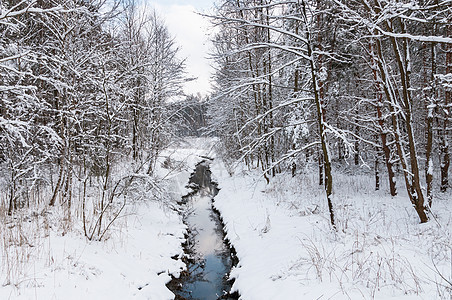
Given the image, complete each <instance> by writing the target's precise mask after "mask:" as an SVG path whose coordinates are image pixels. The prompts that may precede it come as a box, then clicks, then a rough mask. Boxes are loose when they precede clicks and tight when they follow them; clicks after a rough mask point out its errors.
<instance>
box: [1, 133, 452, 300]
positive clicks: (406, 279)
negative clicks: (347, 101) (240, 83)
mask: <svg viewBox="0 0 452 300" xmlns="http://www.w3.org/2000/svg"><path fill="white" fill-rule="evenodd" d="M212 146H213V141H212V140H205V139H191V140H187V141H186V142H179V143H176V144H174V145H173V146H172V147H170V148H169V149H167V150H165V151H164V152H163V153H162V163H161V164H160V163H159V164H158V166H157V167H158V168H157V172H158V174H159V176H160V177H162V178H164V180H162V181H161V182H160V183H161V184H162V186H164V189H163V190H164V191H165V192H166V193H170V194H171V196H172V197H171V199H173V200H171V201H173V202H175V201H177V200H179V199H180V197H181V196H182V195H184V194H185V193H186V192H187V189H186V188H185V185H186V184H187V183H188V178H189V175H190V173H191V172H192V171H193V169H194V166H195V164H196V163H197V162H199V161H201V160H202V159H203V156H209V157H214V156H215V154H214V153H213V152H212ZM228 171H229V172H228ZM230 172H231V168H230V167H225V165H224V164H223V163H222V162H221V161H220V159H215V161H214V163H213V164H212V173H213V176H214V177H215V178H216V180H217V182H218V183H219V187H220V188H221V190H220V193H219V194H218V195H217V197H216V198H215V203H214V205H215V206H216V208H217V209H218V210H219V211H220V212H221V215H222V218H223V221H224V223H225V226H226V227H225V230H226V231H227V237H228V239H229V240H230V242H231V243H232V245H233V246H234V248H235V249H236V251H237V256H238V258H239V264H238V266H237V267H235V268H234V269H233V270H232V273H231V277H233V278H235V283H234V285H233V289H235V290H238V291H239V292H240V294H241V299H245V300H253V299H258V300H265V299H272V300H274V299H449V300H450V295H451V286H450V282H451V281H452V280H451V278H452V274H451V272H452V265H451V259H452V245H451V238H450V237H451V231H452V225H451V224H452V214H451V210H452V207H451V206H450V199H451V198H452V197H451V194H450V193H448V194H445V195H442V194H439V193H438V195H436V197H435V200H434V207H433V211H434V214H435V219H433V220H431V221H430V222H428V223H427V224H419V223H418V219H417V216H416V214H415V212H414V209H413V208H412V207H411V205H410V204H409V200H408V199H407V197H406V195H405V193H404V192H403V187H402V186H401V185H400V184H399V193H400V195H399V196H397V197H394V198H391V197H390V196H388V194H387V193H386V192H385V187H384V186H383V187H382V190H381V191H378V192H375V191H374V190H373V182H372V179H371V178H370V177H369V176H368V175H347V176H345V175H339V174H336V176H335V182H334V186H335V195H336V196H335V199H334V205H335V209H336V220H337V227H338V232H337V233H335V232H334V231H333V230H331V227H330V225H329V216H328V213H327V207H326V200H325V196H324V191H323V190H322V188H321V187H319V186H318V184H317V179H316V178H317V175H316V174H315V172H309V171H306V172H305V173H303V174H299V175H297V176H296V177H295V178H292V177H290V176H289V175H279V176H277V177H276V178H273V179H272V181H271V183H270V184H269V185H266V183H265V180H264V179H263V178H262V177H261V176H260V174H259V173H255V172H252V171H245V170H244V171H236V172H235V174H234V175H233V176H232V177H231V176H230V175H229V174H230ZM339 195H340V196H339ZM167 201H168V200H167ZM171 201H170V203H168V202H165V201H155V200H154V201H152V200H150V199H144V200H142V201H139V202H135V203H134V204H133V205H129V206H127V211H126V212H125V213H124V214H123V215H122V217H121V218H120V219H119V220H117V221H116V222H115V223H114V226H113V227H112V229H111V230H110V232H109V238H108V239H107V240H106V241H103V242H94V241H93V242H88V241H87V240H86V239H85V238H84V237H83V234H82V231H81V227H80V224H79V223H77V222H75V223H74V224H72V227H73V228H74V230H73V231H68V230H65V226H66V225H65V222H64V221H65V220H61V219H58V217H57V216H59V215H64V214H60V213H59V212H58V210H57V208H55V210H54V211H51V213H50V214H48V215H45V216H43V215H41V214H28V215H23V216H20V215H18V216H17V217H18V218H19V219H20V218H22V221H21V222H10V223H5V224H0V229H1V230H2V231H0V233H2V234H1V237H2V239H1V243H2V244H1V261H0V268H1V273H0V281H1V284H2V285H1V286H0V299H46V300H47V299H99V300H102V299H109V300H114V299H158V300H160V299H162V300H163V299H173V298H174V295H173V293H172V292H171V291H169V290H168V289H167V288H166V286H165V284H166V283H167V282H168V281H169V280H170V274H172V275H175V276H177V275H178V273H179V272H180V271H181V270H182V269H183V268H184V265H183V263H182V262H181V261H180V260H175V259H172V258H171V257H172V256H174V257H176V256H178V257H180V256H182V255H183V250H182V247H181V242H182V241H183V238H184V237H183V235H184V232H185V230H186V227H185V225H184V224H183V223H182V220H181V217H180V215H179V214H178V213H176V212H175V211H174V210H172V209H171V207H174V203H171ZM74 219H75V218H74ZM16 221H17V220H16ZM13 226H14V228H9V230H6V228H7V227H13ZM11 229H12V230H11ZM6 232H8V234H5V233H6ZM5 245H8V247H5ZM6 249H8V250H6ZM447 281H449V283H448V282H447Z"/></svg>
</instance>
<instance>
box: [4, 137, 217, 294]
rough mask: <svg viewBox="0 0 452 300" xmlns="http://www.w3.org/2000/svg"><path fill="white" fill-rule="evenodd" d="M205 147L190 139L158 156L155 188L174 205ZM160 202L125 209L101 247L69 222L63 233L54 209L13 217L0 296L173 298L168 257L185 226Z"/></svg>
mask: <svg viewBox="0 0 452 300" xmlns="http://www.w3.org/2000/svg"><path fill="white" fill-rule="evenodd" d="M206 143H207V144H206ZM210 148H211V147H210V146H209V144H208V142H206V141H204V140H196V139H193V140H188V141H187V142H184V143H183V144H181V143H179V144H177V145H174V147H171V148H169V149H167V150H166V151H165V152H164V153H162V165H165V163H163V161H165V160H166V161H167V162H166V163H167V165H166V168H164V167H162V166H161V165H160V164H159V166H158V174H159V176H160V177H163V178H164V180H162V181H161V182H160V183H161V184H162V185H164V186H165V189H166V190H165V192H167V193H171V195H172V197H171V199H173V201H174V203H175V201H177V200H180V198H181V196H182V195H184V194H185V193H186V189H185V185H186V184H187V183H188V178H189V175H190V173H191V172H192V171H193V169H194V166H195V164H196V163H197V162H199V161H200V160H202V158H200V157H199V156H200V155H209V149H210ZM206 149H207V150H206ZM168 164H169V165H168ZM168 167H169V168H168ZM172 167H174V168H172ZM167 201H168V200H167ZM167 201H166V202H163V201H160V200H159V199H144V200H141V201H138V202H135V203H133V204H130V205H127V206H126V211H125V212H124V213H123V214H122V216H121V217H120V218H119V219H118V220H117V221H116V222H115V223H114V224H113V226H112V228H111V229H110V230H109V238H108V239H107V240H106V241H102V242H96V241H91V242H90V241H87V240H86V238H85V237H84V236H83V231H82V225H81V222H80V221H77V220H76V218H74V220H73V221H72V222H73V224H71V225H70V227H72V228H73V231H70V230H66V229H67V228H65V226H66V227H69V225H67V224H65V220H63V219H59V217H58V216H61V215H64V213H62V212H60V211H59V210H58V207H56V208H55V209H54V210H52V211H50V213H48V214H45V215H41V214H37V213H32V214H30V213H29V212H24V213H23V215H20V214H18V215H17V216H16V217H17V218H19V220H14V221H12V222H10V223H9V224H2V226H1V227H0V230H1V231H0V233H1V237H2V241H1V243H2V245H1V257H0V270H1V272H0V283H1V285H0V299H18V300H19V299H45V300H50V299H65V300H68V299H74V300H79V299H96V300H101V299H109V300H114V299H121V300H123V299H156V300H164V299H173V298H174V294H173V293H172V292H171V291H170V290H168V289H167V287H166V286H165V284H166V283H167V282H169V280H170V279H171V277H170V275H174V276H178V275H179V273H180V271H181V270H182V269H184V268H185V265H184V264H183V263H182V261H181V260H180V259H178V260H176V259H173V258H171V257H173V256H174V257H181V256H182V255H183V249H182V246H181V243H182V242H183V240H184V233H185V231H186V226H185V225H184V224H183V223H182V220H181V217H180V215H179V214H178V213H177V212H175V211H174V210H172V209H171V208H170V207H174V203H167ZM170 202H171V200H170ZM168 204H169V205H168ZM8 226H9V227H10V228H7V227H8ZM6 245H7V246H8V247H6Z"/></svg>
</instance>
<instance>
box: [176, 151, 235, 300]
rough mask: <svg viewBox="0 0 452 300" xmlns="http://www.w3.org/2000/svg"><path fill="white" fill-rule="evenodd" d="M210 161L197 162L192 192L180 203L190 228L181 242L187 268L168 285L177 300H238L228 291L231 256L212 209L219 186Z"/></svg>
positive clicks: (216, 215) (216, 214)
mask: <svg viewBox="0 0 452 300" xmlns="http://www.w3.org/2000/svg"><path fill="white" fill-rule="evenodd" d="M209 163H210V159H207V158H206V160H203V161H201V162H200V163H198V164H197V165H196V169H195V171H194V172H193V173H192V175H191V177H190V181H189V187H190V189H191V192H190V193H189V194H188V195H186V196H184V197H183V198H182V202H181V204H182V205H186V206H187V208H188V214H187V215H186V217H185V220H184V221H185V223H186V224H187V225H188V227H189V232H188V237H187V241H186V243H185V244H184V249H185V253H186V255H187V257H188V258H187V259H186V263H187V267H188V270H187V272H184V273H183V274H182V275H181V277H180V278H177V279H173V280H172V281H171V282H170V283H169V285H168V287H169V288H170V289H171V290H172V291H173V292H174V293H175V294H176V300H183V299H200V300H217V299H228V300H233V299H238V295H236V294H230V293H229V292H230V290H231V282H229V281H228V274H229V272H230V270H231V268H232V266H233V257H234V255H233V253H232V252H233V251H231V248H230V247H229V246H228V245H227V243H226V242H225V241H224V231H223V224H222V222H221V219H220V216H219V213H218V212H217V211H215V210H214V209H213V208H212V201H213V198H214V197H215V196H216V195H217V194H218V187H217V184H216V183H215V182H213V181H212V177H211V171H210V167H209Z"/></svg>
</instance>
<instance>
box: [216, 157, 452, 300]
mask: <svg viewBox="0 0 452 300" xmlns="http://www.w3.org/2000/svg"><path fill="white" fill-rule="evenodd" d="M212 172H213V176H216V180H217V181H218V182H219V187H220V189H221V190H220V193H219V194H218V195H217V197H216V198H215V203H214V205H215V207H216V208H217V209H218V210H219V211H220V213H221V215H222V218H223V221H224V223H225V227H226V231H227V238H228V239H229V240H230V242H231V243H232V245H233V246H234V247H235V249H236V251H237V256H238V259H239V264H238V266H237V267H236V268H234V269H233V270H232V273H231V277H233V278H235V283H234V285H233V290H238V291H239V292H240V294H241V299H246V300H253V299H256V300H265V299H269V300H270V299H452V298H451V297H452V296H451V286H450V282H452V280H451V278H452V274H451V271H452V265H451V259H452V242H451V239H450V237H451V232H452V225H451V224H452V214H451V212H452V206H451V203H450V199H451V198H452V197H451V194H450V193H448V194H443V195H437V196H436V198H435V200H434V207H433V211H434V213H435V216H436V220H435V219H432V220H431V221H430V222H428V223H427V224H419V222H418V218H417V215H416V213H415V211H414V209H413V208H412V207H411V205H410V203H409V200H408V198H407V196H406V194H405V192H404V191H403V187H402V186H401V185H399V193H400V196H397V197H394V198H391V196H389V195H388V193H387V192H386V191H385V189H384V188H385V187H383V189H382V190H381V191H378V192H376V191H374V190H373V186H374V183H373V182H372V178H371V176H370V175H347V176H345V175H340V174H336V176H335V195H336V196H335V198H334V205H335V210H336V221H337V225H338V232H337V233H335V232H334V231H333V230H332V229H331V226H330V225H329V215H328V211H327V206H326V198H325V194H324V191H323V190H322V188H321V187H319V185H318V181H317V174H316V172H315V171H314V172H307V174H299V175H297V176H296V177H295V178H292V177H291V176H290V175H280V176H277V177H276V178H274V179H272V180H271V183H270V184H269V185H266V183H265V180H264V178H262V177H261V176H260V174H259V173H254V172H250V171H242V172H236V173H235V175H234V176H233V177H230V176H228V175H227V174H226V173H225V172H224V167H223V166H222V164H221V163H220V162H217V164H216V165H215V166H214V167H213V168H212ZM442 277H444V278H442ZM446 280H447V281H449V282H447V281H446Z"/></svg>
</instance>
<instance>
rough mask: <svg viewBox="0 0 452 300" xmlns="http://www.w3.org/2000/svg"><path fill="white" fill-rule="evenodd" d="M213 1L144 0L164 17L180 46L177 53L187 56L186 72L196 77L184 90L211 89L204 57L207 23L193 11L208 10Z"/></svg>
mask: <svg viewBox="0 0 452 300" xmlns="http://www.w3.org/2000/svg"><path fill="white" fill-rule="evenodd" d="M213 1H214V0H147V4H148V5H149V7H150V8H155V9H156V10H157V12H159V13H160V14H161V15H162V16H163V17H164V19H165V22H166V24H167V26H168V29H169V31H170V33H171V34H172V35H173V36H174V38H175V40H176V43H177V45H179V46H180V48H181V51H180V54H181V56H182V57H186V58H187V64H186V66H187V72H188V75H189V76H190V77H197V78H198V79H197V80H195V81H193V82H190V83H187V85H186V93H188V94H196V93H198V92H200V93H201V94H203V95H206V94H207V93H209V91H210V78H211V75H212V69H211V68H210V66H209V61H208V59H207V56H208V53H209V50H210V45H209V42H208V36H207V33H208V32H209V31H211V30H209V22H208V21H207V20H206V19H205V18H203V17H202V16H200V15H198V14H196V11H198V12H199V11H200V12H207V11H209V10H210V9H211V7H212V6H213Z"/></svg>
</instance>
